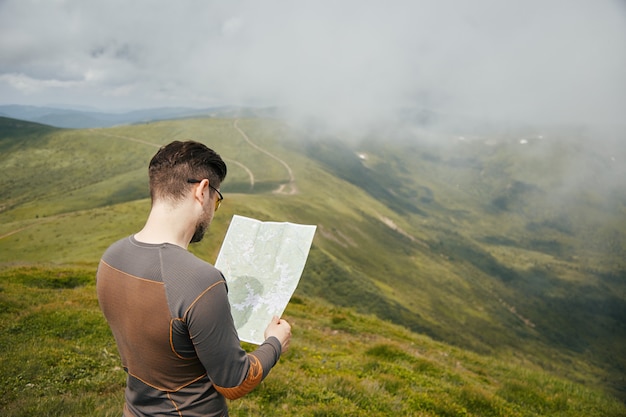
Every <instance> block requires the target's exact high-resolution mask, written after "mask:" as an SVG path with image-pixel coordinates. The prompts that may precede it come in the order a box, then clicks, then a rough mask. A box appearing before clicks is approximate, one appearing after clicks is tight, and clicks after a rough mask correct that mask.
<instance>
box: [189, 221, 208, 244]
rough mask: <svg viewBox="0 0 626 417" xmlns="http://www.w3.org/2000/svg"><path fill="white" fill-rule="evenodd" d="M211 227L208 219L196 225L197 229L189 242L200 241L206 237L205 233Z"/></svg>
mask: <svg viewBox="0 0 626 417" xmlns="http://www.w3.org/2000/svg"><path fill="white" fill-rule="evenodd" d="M208 228H209V224H208V223H207V222H206V221H201V222H199V223H198V225H197V226H196V230H195V231H194V232H193V236H192V237H191V241H190V242H189V243H198V242H200V241H201V240H202V239H203V238H204V234H205V233H206V231H207V229H208Z"/></svg>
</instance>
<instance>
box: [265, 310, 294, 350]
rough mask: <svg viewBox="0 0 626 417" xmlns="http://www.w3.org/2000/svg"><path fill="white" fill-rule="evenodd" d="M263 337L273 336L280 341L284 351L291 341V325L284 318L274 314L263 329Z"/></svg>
mask: <svg viewBox="0 0 626 417" xmlns="http://www.w3.org/2000/svg"><path fill="white" fill-rule="evenodd" d="M264 336H265V338H266V339H267V338H268V337H270V336H274V337H275V338H277V339H278V340H279V341H280V344H281V346H282V351H283V353H285V352H286V351H287V349H289V342H291V326H290V325H289V323H287V322H286V321H285V320H283V319H281V318H279V317H276V316H274V318H273V319H272V321H270V324H268V325H267V328H266V329H265V334H264Z"/></svg>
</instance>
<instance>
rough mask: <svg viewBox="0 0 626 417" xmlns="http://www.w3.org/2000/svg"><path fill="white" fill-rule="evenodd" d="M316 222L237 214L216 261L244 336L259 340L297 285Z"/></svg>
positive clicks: (241, 335)
mask: <svg viewBox="0 0 626 417" xmlns="http://www.w3.org/2000/svg"><path fill="white" fill-rule="evenodd" d="M315 229H316V226H313V225H302V224H294V223H277V222H261V221H259V220H255V219H250V218H247V217H242V216H238V215H234V216H233V219H232V221H231V223H230V226H229V227H228V231H227V232H226V237H225V238H224V243H222V248H221V249H220V253H219V255H218V256H217V260H216V261H215V267H216V268H217V269H219V270H220V271H222V274H224V277H225V278H226V283H227V284H228V299H229V301H230V306H231V312H232V315H233V319H234V320H235V327H236V328H237V332H238V334H239V339H241V340H243V341H244V342H249V343H254V344H257V345H260V344H261V343H263V341H264V337H263V333H264V332H265V328H266V327H267V325H268V324H269V323H270V320H271V319H272V317H273V316H279V317H280V316H281V315H282V314H283V311H284V310H285V308H286V307H287V303H289V299H290V298H291V296H292V294H293V292H294V291H295V289H296V287H297V286H298V282H299V281H300V276H301V275H302V271H303V270H304V264H305V263H306V259H307V257H308V255H309V249H310V248H311V243H312V241H313V235H314V234H315Z"/></svg>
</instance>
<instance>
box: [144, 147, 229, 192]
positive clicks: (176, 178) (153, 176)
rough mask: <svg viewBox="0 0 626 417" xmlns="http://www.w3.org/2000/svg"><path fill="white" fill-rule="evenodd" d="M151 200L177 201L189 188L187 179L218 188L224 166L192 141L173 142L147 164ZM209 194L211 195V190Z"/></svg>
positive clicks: (219, 159)
mask: <svg viewBox="0 0 626 417" xmlns="http://www.w3.org/2000/svg"><path fill="white" fill-rule="evenodd" d="M148 176H149V177H150V197H151V198H152V201H153V202H154V201H155V199H157V198H158V199H162V198H164V199H170V200H173V201H178V200H180V199H181V198H182V197H183V195H184V193H185V190H186V189H187V187H188V186H190V185H189V184H188V183H187V180H188V179H197V180H201V179H204V178H207V179H208V180H209V183H210V184H211V185H212V186H213V187H215V188H219V186H220V184H221V183H222V181H224V178H226V164H225V163H224V161H223V160H222V158H221V157H220V156H219V155H218V154H217V153H216V152H215V151H214V150H212V149H210V148H208V147H207V146H205V145H203V144H202V143H199V142H195V141H191V140H190V141H186V142H180V141H174V142H171V143H169V144H167V145H165V146H163V147H162V148H161V149H159V151H158V152H157V153H156V154H155V155H154V156H153V157H152V159H151V160H150V165H149V167H148ZM211 192H213V191H212V190H211Z"/></svg>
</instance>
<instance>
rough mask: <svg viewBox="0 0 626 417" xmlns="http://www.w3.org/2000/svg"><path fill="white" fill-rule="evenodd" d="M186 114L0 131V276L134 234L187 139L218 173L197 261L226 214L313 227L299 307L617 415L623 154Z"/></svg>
mask: <svg viewBox="0 0 626 417" xmlns="http://www.w3.org/2000/svg"><path fill="white" fill-rule="evenodd" d="M5 107H6V106H5ZM5 107H3V108H0V112H4V113H5V114H8V113H10V112H8V111H7V109H6V108H5ZM23 110H25V109H22V111H23ZM186 111H187V110H184V109H180V112H181V113H179V114H178V116H179V117H184V118H178V119H177V118H175V116H176V111H174V110H171V109H170V110H168V111H167V113H168V118H169V117H170V116H171V120H161V121H155V120H153V117H154V118H157V116H158V112H156V113H149V114H148V115H147V116H146V114H144V115H143V116H141V115H140V113H136V114H133V117H134V118H135V119H134V120H133V121H132V122H131V121H130V119H126V122H125V123H133V124H132V125H129V124H125V125H120V126H115V127H107V128H102V127H98V128H95V127H92V126H88V127H89V128H85V129H80V128H77V127H80V126H79V124H75V125H74V126H73V127H75V129H62V128H59V127H60V126H62V123H59V122H58V120H61V119H56V120H57V122H55V124H56V126H57V127H51V126H46V125H43V124H36V123H29V122H25V121H23V120H21V121H20V120H16V119H13V118H0V172H1V174H0V202H1V203H0V265H2V266H3V268H8V267H11V266H14V265H16V264H20V265H22V264H26V265H49V264H52V265H82V266H88V267H89V266H93V267H95V265H97V262H98V259H99V256H100V255H101V253H102V252H103V250H104V249H105V248H106V247H107V246H108V245H109V244H110V243H111V242H112V241H114V240H116V239H118V238H120V237H123V236H125V235H128V234H130V233H133V232H134V231H136V230H138V228H140V227H141V225H142V221H143V220H144V219H145V215H146V214H147V210H148V209H149V201H148V200H149V195H148V190H147V169H146V167H147V163H148V161H149V159H150V157H151V156H152V155H153V154H154V152H155V151H156V149H157V148H158V147H159V146H161V145H163V144H165V143H167V142H169V141H171V140H183V139H195V140H199V141H202V142H204V143H206V144H208V145H209V146H211V147H213V148H214V149H216V150H217V151H218V152H219V153H220V154H221V155H222V156H223V157H224V159H225V161H226V162H227V164H228V165H229V174H228V176H227V179H226V181H225V182H224V183H223V185H222V192H223V194H224V195H225V197H226V198H225V201H224V203H223V204H222V207H221V208H220V212H218V214H217V216H216V218H215V220H214V223H213V224H212V226H211V231H210V236H208V238H207V239H205V241H203V242H201V243H199V244H197V245H195V246H193V247H192V249H191V250H192V251H193V252H194V253H196V254H198V256H201V257H203V258H205V259H207V260H209V261H210V262H213V261H214V260H215V257H216V255H217V252H218V251H219V247H220V244H221V240H222V239H223V236H224V234H225V231H226V229H227V227H228V224H229V219H230V218H231V217H232V215H233V214H240V215H245V216H249V217H254V218H258V219H260V220H272V221H290V222H297V223H304V224H316V225H317V226H318V229H317V230H318V231H317V234H316V237H315V240H314V243H313V247H312V249H311V252H310V255H309V259H308V261H307V266H306V268H305V271H304V273H303V276H302V278H301V281H300V284H299V287H298V289H297V291H296V297H297V298H299V299H300V300H307V301H306V302H310V301H309V300H320V302H323V303H328V304H329V305H333V306H336V307H337V308H342V309H343V308H349V309H351V310H353V311H354V312H355V313H356V314H364V315H367V316H372V317H376V318H377V319H380V320H384V321H385V322H388V323H393V324H394V325H399V326H403V327H404V328H406V329H407V330H408V331H410V332H412V333H413V334H419V335H424V336H426V337H428V338H430V339H432V340H434V341H437V342H442V343H446V344H448V345H450V346H455V347H456V348H459V349H464V350H466V351H468V352H472V353H473V354H478V355H487V356H489V357H497V358H499V359H502V360H505V361H506V360H511V361H516V362H518V363H519V362H526V363H528V364H529V366H531V367H533V368H537V369H542V370H543V371H545V372H548V373H550V374H553V375H557V376H559V377H563V378H567V379H569V380H572V381H575V382H577V383H583V384H586V385H588V386H591V387H600V388H601V389H602V390H605V391H606V392H608V393H609V394H610V395H612V396H614V397H615V398H619V399H620V400H622V401H624V400H626V382H625V380H624V375H625V369H626V368H625V367H626V356H625V355H624V346H626V261H625V258H624V253H625V252H624V249H625V247H626V181H624V178H626V176H625V174H626V166H625V161H626V151H624V149H623V147H622V146H618V144H617V145H616V143H614V142H604V141H600V140H598V139H597V138H594V137H592V136H590V134H589V132H585V131H583V130H580V129H570V130H564V129H561V128H559V129H556V128H555V129H552V130H550V129H541V130H540V129H533V128H530V127H528V126H525V127H523V128H510V127H509V128H506V129H502V130H501V131H499V132H494V131H493V129H490V131H489V132H487V133H484V134H481V132H479V131H476V130H475V129H473V130H472V132H471V133H466V132H462V131H457V132H453V133H443V132H438V133H436V134H434V133H429V132H428V131H427V130H424V129H415V130H412V131H410V130H405V131H402V133H392V132H391V131H384V130H381V131H379V132H374V133H371V134H370V135H369V136H366V137H360V138H358V139H356V138H351V137H345V136H341V137H339V136H333V135H330V134H323V135H322V134H314V133H311V132H309V131H306V130H303V129H299V128H298V127H295V126H290V125H288V124H286V123H284V122H281V121H280V120H276V119H268V118H258V117H245V116H246V115H245V114H244V116H239V117H240V118H237V119H235V118H229V117H224V116H223V115H219V117H218V116H217V115H216V116H213V117H206V116H207V115H206V114H202V115H198V114H191V113H185V112H186ZM50 114H51V113H48V115H50ZM239 114H241V113H239ZM192 116H194V117H192ZM196 116H197V117H196ZM248 116H249V114H248ZM46 117H50V116H46V115H45V114H43V113H37V112H33V113H32V114H31V116H29V119H28V120H32V121H37V122H38V123H42V122H45V121H46ZM124 117H127V118H130V117H131V116H130V115H125V116H124ZM141 117H146V118H149V119H150V121H149V122H148V121H144V122H142V121H141ZM95 118H96V119H98V120H100V122H99V123H103V122H102V121H103V120H105V119H106V117H104V116H98V117H95ZM113 120H115V122H113ZM110 121H111V125H113V124H118V122H120V121H122V119H121V118H120V119H115V118H114V117H113V116H111V119H110ZM77 123H78V122H77ZM81 123H83V122H81ZM84 123H87V122H84ZM111 125H100V126H111ZM94 126H96V125H94ZM341 321H342V320H341V319H340V318H337V321H336V323H334V324H335V327H339V328H341ZM342 330H348V331H349V329H345V328H344V329H342ZM485 372H487V373H488V372H489V371H488V370H487V371H485Z"/></svg>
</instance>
